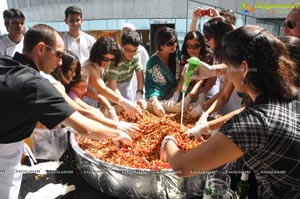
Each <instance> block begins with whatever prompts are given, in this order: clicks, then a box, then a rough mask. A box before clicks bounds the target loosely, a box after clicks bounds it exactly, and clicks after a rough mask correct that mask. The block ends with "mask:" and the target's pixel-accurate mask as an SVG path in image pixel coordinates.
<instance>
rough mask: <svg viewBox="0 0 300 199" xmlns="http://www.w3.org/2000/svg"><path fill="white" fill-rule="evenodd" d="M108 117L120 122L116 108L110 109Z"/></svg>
mask: <svg viewBox="0 0 300 199" xmlns="http://www.w3.org/2000/svg"><path fill="white" fill-rule="evenodd" d="M108 117H109V118H110V119H112V120H114V121H119V118H118V115H117V112H116V109H115V108H114V107H111V108H110V109H108Z"/></svg>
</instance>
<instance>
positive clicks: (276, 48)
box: [222, 25, 299, 99]
mask: <svg viewBox="0 0 300 199" xmlns="http://www.w3.org/2000/svg"><path fill="white" fill-rule="evenodd" d="M222 48H223V61H224V62H225V63H227V64H229V65H232V66H233V67H235V68H238V67H239V66H240V64H241V63H242V62H243V61H246V62H247V64H248V73H247V75H246V77H245V80H244V82H245V83H247V84H249V86H251V88H252V89H253V90H255V91H257V92H261V93H264V94H267V95H272V96H279V97H280V98H283V99H293V98H295V97H296V96H297V92H298V89H299V86H297V85H295V82H296V81H295V80H296V78H297V77H296V73H295V70H296V65H295V63H294V62H293V61H292V60H290V58H289V53H288V50H287V48H286V47H285V45H284V44H283V43H282V42H281V41H280V40H279V39H277V38H276V37H274V36H273V35H272V34H271V33H269V32H267V31H266V30H265V29H263V28H261V27H259V26H253V25H245V26H242V27H240V28H237V29H236V30H233V31H231V32H229V33H227V34H226V35H225V37H224V38H223V41H222Z"/></svg>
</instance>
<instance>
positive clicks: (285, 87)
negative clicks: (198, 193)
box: [161, 25, 300, 198]
mask: <svg viewBox="0 0 300 199" xmlns="http://www.w3.org/2000/svg"><path fill="white" fill-rule="evenodd" d="M222 47H223V51H222V52H223V56H224V59H223V60H224V62H225V63H226V65H227V66H228V70H227V73H228V77H229V79H230V80H231V81H232V82H233V84H234V86H235V88H236V89H237V90H238V91H239V92H243V93H247V94H248V95H249V96H250V97H251V99H252V101H253V104H252V105H250V106H249V107H247V108H246V109H245V110H244V111H243V112H241V113H239V114H237V115H235V116H234V117H232V118H231V119H230V120H229V121H228V122H227V123H225V124H224V125H223V126H222V127H221V128H220V129H219V131H218V132H217V133H216V134H215V135H214V136H213V137H211V138H210V139H208V140H207V141H206V142H205V143H203V144H201V145H200V146H198V147H196V148H195V149H193V150H191V151H189V152H187V153H183V152H182V151H181V150H180V149H179V148H178V147H177V145H176V139H175V138H174V137H172V136H167V137H165V138H164V140H163V142H162V145H161V159H162V160H166V159H167V160H168V162H169V164H170V166H171V168H172V169H173V170H175V171H178V172H176V174H177V175H179V176H192V175H196V174H197V173H198V172H197V171H199V172H200V171H210V170H212V169H215V168H217V167H220V166H221V165H224V164H226V163H229V162H231V161H233V160H236V159H238V158H239V157H242V158H243V160H244V163H245V165H246V166H247V167H248V168H249V169H250V170H252V171H253V172H254V174H255V177H256V180H257V186H258V187H257V192H258V197H259V198H299V195H300V193H299V189H298V185H299V182H300V177H299V175H298V173H299V171H300V168H299V166H298V164H297V162H298V160H299V158H300V155H299V154H300V153H299V150H298V148H299V145H300V144H299V143H300V140H299V136H297V135H298V132H299V130H298V127H299V125H300V114H299V112H300V104H299V101H298V100H297V94H298V92H299V86H297V85H295V79H296V78H297V77H296V73H295V67H296V65H295V63H294V62H293V61H292V60H290V59H289V56H288V51H287V49H286V47H285V46H284V44H283V43H282V42H281V41H280V40H279V39H277V38H276V37H274V36H273V35H272V34H271V33H269V32H267V31H266V30H265V29H263V28H260V27H259V26H253V25H245V26H242V27H239V28H237V29H235V30H233V31H231V32H229V33H227V34H226V35H225V37H224V39H223V42H222ZM255 68H256V69H257V70H255V71H254V70H253V69H255ZM262 77H263V78H262Z"/></svg>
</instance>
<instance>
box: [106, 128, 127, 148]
mask: <svg viewBox="0 0 300 199" xmlns="http://www.w3.org/2000/svg"><path fill="white" fill-rule="evenodd" d="M111 140H112V141H113V143H114V144H115V145H117V147H120V143H122V144H123V145H128V146H131V145H132V139H131V137H130V136H129V135H128V134H127V133H124V132H123V131H119V135H117V136H115V137H112V138H111Z"/></svg>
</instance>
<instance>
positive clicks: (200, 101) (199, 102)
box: [197, 93, 206, 104]
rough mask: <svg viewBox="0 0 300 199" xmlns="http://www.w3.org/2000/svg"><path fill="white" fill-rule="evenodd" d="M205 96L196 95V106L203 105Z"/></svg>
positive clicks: (203, 94) (201, 94)
mask: <svg viewBox="0 0 300 199" xmlns="http://www.w3.org/2000/svg"><path fill="white" fill-rule="evenodd" d="M205 96H206V94H205V93H200V94H199V95H198V99H197V103H198V104H203V103H204V102H205Z"/></svg>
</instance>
